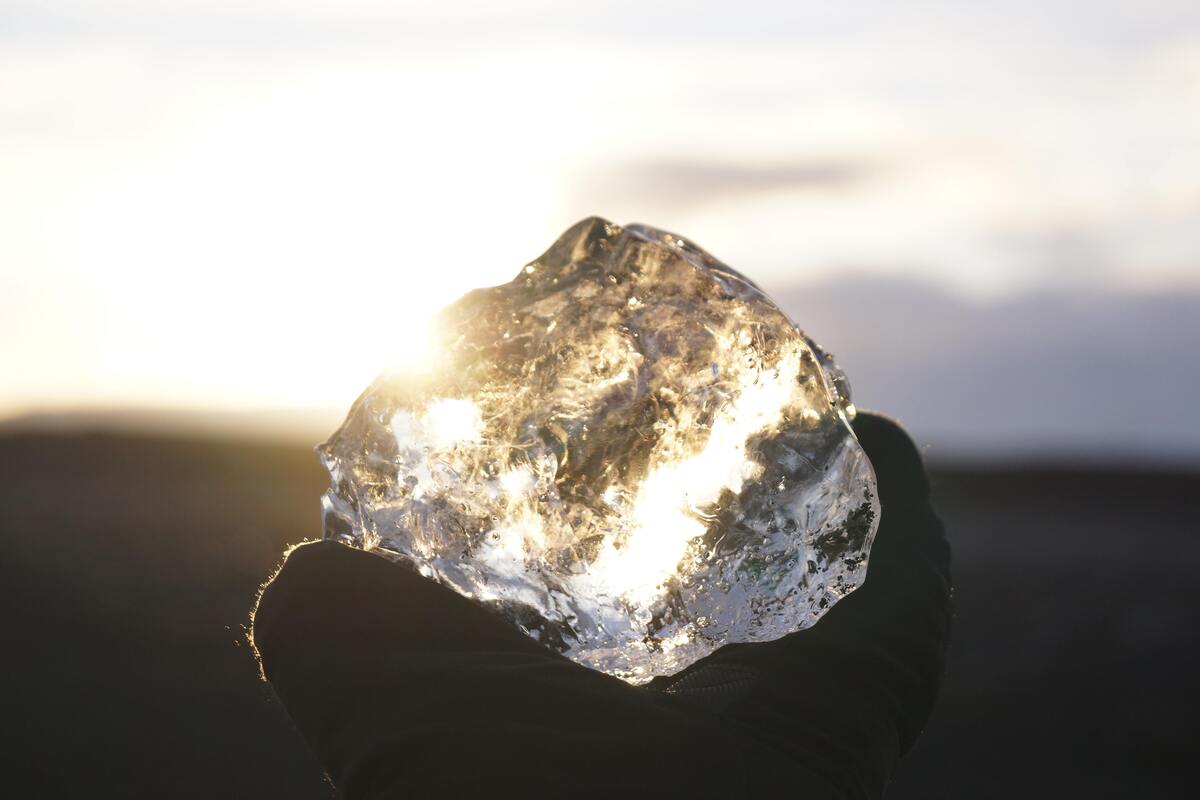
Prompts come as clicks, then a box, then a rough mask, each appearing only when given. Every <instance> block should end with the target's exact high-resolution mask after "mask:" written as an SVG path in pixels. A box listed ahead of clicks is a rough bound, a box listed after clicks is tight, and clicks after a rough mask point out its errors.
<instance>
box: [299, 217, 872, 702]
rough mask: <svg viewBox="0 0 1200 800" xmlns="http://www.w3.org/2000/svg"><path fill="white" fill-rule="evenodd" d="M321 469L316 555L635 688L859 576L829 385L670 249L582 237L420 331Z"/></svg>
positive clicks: (866, 477) (713, 278) (843, 410)
mask: <svg viewBox="0 0 1200 800" xmlns="http://www.w3.org/2000/svg"><path fill="white" fill-rule="evenodd" d="M434 353H435V355H434V358H433V362H434V363H433V364H432V365H431V366H430V367H429V368H428V369H427V370H426V371H424V372H422V373H421V374H412V373H408V374H400V373H390V374H384V375H383V376H381V377H380V378H379V379H378V380H376V381H375V383H374V384H372V385H371V386H370V387H369V388H368V389H367V390H366V391H365V392H364V393H363V395H362V396H361V397H360V398H359V399H358V401H357V402H356V403H355V405H354V407H353V408H352V409H351V411H350V414H349V416H348V418H347V419H346V421H345V423H344V424H343V425H342V427H341V428H340V429H339V430H338V431H337V432H336V433H335V434H334V435H333V437H332V438H331V439H330V440H329V441H328V442H327V443H326V444H324V445H322V447H321V449H320V452H321V456H322V460H323V462H324V464H325V466H326V467H327V469H328V470H329V473H330V476H331V478H332V485H331V488H330V489H329V491H328V492H327V493H326V495H325V497H324V498H323V504H324V508H325V535H326V537H327V538H331V539H338V540H341V541H344V542H347V543H349V544H352V545H355V546H358V547H362V548H364V549H368V550H373V551H376V552H378V553H380V554H382V555H385V556H389V557H392V558H397V559H401V560H406V561H409V562H411V563H412V564H414V565H415V566H416V567H417V569H419V570H420V571H421V573H422V574H424V575H426V576H427V577H430V578H433V579H434V580H437V581H439V582H440V583H442V584H444V585H446V586H449V587H451V588H453V589H455V590H456V591H458V592H460V593H462V594H463V595H466V596H467V597H470V598H473V599H475V600H476V601H478V602H480V603H483V604H485V605H487V606H489V607H492V608H494V609H496V610H497V611H499V612H500V613H501V614H502V615H503V616H505V617H506V618H507V619H509V620H510V621H511V622H512V623H513V624H515V625H517V626H519V627H520V628H521V629H522V630H523V631H525V632H526V633H527V634H528V635H530V636H532V637H534V638H535V639H538V640H539V641H541V642H543V643H545V644H546V645H548V646H549V647H551V648H553V649H555V650H557V651H559V652H562V653H564V654H565V655H567V656H569V657H570V658H573V659H575V660H576V661H579V662H580V663H583V664H585V665H587V666H589V667H593V668H595V669H599V670H603V671H605V672H608V673H610V674H613V675H617V676H619V677H622V678H624V679H626V680H628V681H631V682H633V683H642V682H645V681H647V680H649V679H650V678H652V677H654V676H655V675H665V674H671V673H674V672H676V671H678V670H680V669H682V668H684V667H686V666H687V665H689V664H691V663H692V662H694V661H695V660H697V659H699V658H701V657H703V656H705V655H707V654H708V653H710V652H712V651H713V650H714V649H716V648H717V647H719V646H721V645H722V644H726V643H730V642H750V641H767V640H771V639H776V638H779V637H780V636H783V635H786V634H788V633H791V632H793V631H796V630H799V629H802V628H805V627H808V626H810V625H812V624H813V623H814V622H816V621H817V620H818V619H819V618H820V617H821V615H822V614H823V613H824V612H825V611H826V610H828V608H829V607H830V606H831V605H832V604H833V603H835V602H836V601H837V600H838V599H839V598H841V597H843V596H845V595H846V594H847V593H848V592H850V591H852V590H853V589H854V588H855V587H857V586H858V585H859V584H860V583H861V582H862V580H863V578H864V577H865V574H866V565H867V556H868V553H869V551H870V546H871V541H872V539H873V537H874V534H875V528H876V525H877V522H878V516H879V506H878V503H877V500H876V491H875V479H874V473H873V471H872V469H871V465H870V462H869V461H868V459H867V457H866V455H865V453H864V452H863V450H862V448H861V447H860V446H859V444H858V441H857V440H856V439H855V438H854V435H853V433H852V432H851V429H850V426H849V420H850V419H852V418H853V414H854V407H853V406H852V405H851V404H850V400H849V394H848V389H847V384H846V381H845V378H844V376H843V375H842V374H841V372H840V371H839V370H838V369H837V367H836V366H834V364H833V362H832V359H830V358H829V357H828V356H827V355H826V354H825V353H823V352H822V351H821V349H820V348H818V347H817V346H816V345H815V344H814V343H813V342H812V341H811V340H809V339H808V338H807V337H806V336H805V335H804V334H803V333H801V332H800V331H799V330H798V329H797V328H796V326H795V325H794V324H793V323H792V322H791V321H789V320H788V319H787V317H786V316H785V315H784V314H783V313H782V312H781V311H780V310H779V309H778V308H777V307H776V306H775V304H774V303H772V302H771V301H770V300H769V299H768V298H767V297H766V296H765V295H764V294H763V293H762V292H761V291H760V290H759V289H758V288H757V287H756V286H754V284H752V283H751V282H750V281H748V280H747V279H746V278H744V277H742V276H741V275H739V274H738V273H737V272H735V271H733V270H731V269H730V268H729V267H726V266H725V265H723V264H721V263H720V262H718V261H716V260H715V259H713V258H712V257H711V256H709V255H708V254H707V253H705V252H703V251H701V250H699V249H698V248H697V247H695V245H693V244H691V243H690V242H688V241H686V240H684V239H681V238H680V237H678V236H675V235H673V234H669V233H664V232H662V231H658V230H655V229H652V228H648V227H644V226H629V227H626V228H621V227H619V226H617V225H613V224H611V223H609V222H606V221H604V220H600V219H588V220H584V221H583V222H580V223H579V224H577V225H575V226H574V227H572V228H571V229H570V230H568V231H567V232H566V233H565V234H563V236H562V237H561V238H560V239H559V240H558V241H557V242H555V244H554V245H553V246H552V247H551V248H550V249H549V250H548V251H547V252H546V253H545V254H544V255H543V256H542V257H541V258H539V259H538V260H536V261H534V262H532V263H531V264H529V265H528V266H526V267H525V268H524V269H523V270H522V271H521V272H520V273H519V274H518V275H517V277H516V278H515V279H514V280H513V281H512V282H510V283H508V284H505V285H503V286H498V287H494V288H490V289H480V290H476V291H474V292H471V293H470V294H468V295H466V296H465V297H463V298H462V299H461V300H459V301H458V302H457V303H455V304H453V305H451V306H450V307H448V308H447V309H446V310H445V311H444V312H443V313H442V315H441V318H440V323H439V332H438V334H437V337H436V343H435V345H434Z"/></svg>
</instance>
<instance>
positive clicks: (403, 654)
mask: <svg viewBox="0 0 1200 800" xmlns="http://www.w3.org/2000/svg"><path fill="white" fill-rule="evenodd" d="M254 641H255V644H256V646H257V648H258V651H259V653H260V655H261V659H262V665H263V671H264V673H265V675H266V677H267V678H268V680H270V682H271V685H272V686H273V687H274V689H275V691H276V693H277V694H278V696H279V697H280V699H281V700H282V701H283V704H284V705H285V706H286V708H287V710H288V713H289V714H290V715H291V716H292V719H293V720H294V721H295V723H296V726H297V728H298V729H299V730H300V733H301V734H302V735H303V737H304V738H305V739H306V741H307V742H308V743H309V746H310V747H311V749H312V750H313V752H314V753H315V754H316V756H317V758H318V760H319V761H320V763H321V764H322V766H324V768H325V769H326V771H327V772H328V773H329V775H330V778H331V779H332V781H333V782H334V784H335V785H336V786H337V787H338V789H339V791H340V792H341V794H342V796H345V797H348V798H359V797H393V796H403V797H406V796H414V797H425V796H463V795H465V794H466V793H467V792H472V793H473V792H483V791H487V792H490V793H497V792H498V793H500V794H502V795H503V794H504V793H505V792H506V791H507V792H515V791H517V790H518V789H520V790H521V791H524V792H532V793H533V794H534V795H537V794H538V793H539V792H543V793H545V794H547V795H549V794H558V793H559V791H560V790H559V789H558V788H555V786H560V787H562V788H563V789H568V790H569V789H572V788H574V789H583V790H586V791H588V792H598V793H605V794H616V793H621V792H626V791H628V789H629V786H630V784H631V782H632V783H633V784H635V785H637V786H638V787H639V789H644V790H646V791H647V792H650V791H651V790H653V792H654V793H657V794H667V793H669V792H670V791H672V790H674V789H678V788H681V787H682V788H685V789H686V788H688V787H689V786H690V787H691V788H692V789H698V788H700V787H699V785H698V784H696V782H695V780H694V779H693V778H691V777H689V776H687V775H686V774H680V773H678V772H677V771H674V770H664V769H663V766H662V765H663V764H664V763H671V762H672V761H674V762H675V763H679V762H680V760H681V759H684V758H686V759H694V758H703V759H708V760H710V761H713V762H717V761H721V760H723V762H724V763H725V764H727V765H728V764H729V762H730V757H729V755H728V753H729V752H731V751H730V749H729V738H730V737H729V735H728V734H727V733H725V732H723V731H722V730H721V729H720V728H719V727H718V725H717V724H716V721H714V720H711V719H708V720H705V719H699V718H696V717H695V715H694V714H693V713H692V712H690V711H689V710H687V709H683V710H680V709H677V708H675V707H674V706H673V704H672V703H671V702H670V701H669V699H667V700H664V698H663V697H662V696H661V695H657V694H655V693H651V692H646V691H643V690H638V689H635V688H633V687H631V686H629V685H627V684H625V683H623V682H622V681H619V680H617V679H615V678H611V677H609V676H607V675H603V674H601V673H598V672H594V671H592V670H588V669H586V668H584V667H581V666H579V665H578V664H575V663H574V662H571V661H569V660H567V659H565V658H563V657H561V656H559V655H557V654H555V653H552V652H550V651H549V650H547V649H546V648H544V647H543V646H542V645H540V644H538V643H537V642H535V641H534V640H532V639H530V638H529V637H527V636H525V635H524V634H523V633H521V632H520V631H519V630H517V629H516V628H515V627H513V626H511V625H509V624H508V623H507V622H505V621H504V620H502V619H501V618H499V617H498V616H495V615H494V614H492V613H491V612H489V611H487V610H485V609H483V608H482V607H480V606H478V605H476V604H475V603H473V602H471V601H469V600H467V599H466V598H464V597H461V596H460V595H458V594H456V593H455V592H453V591H451V590H449V589H447V588H445V587H443V586H440V585H438V584H436V583H434V582H433V581H430V580H427V579H425V578H423V577H421V576H420V575H419V574H417V573H416V572H414V571H412V570H410V569H405V568H404V567H401V566H400V565H397V564H395V563H392V562H390V561H387V560H385V559H384V558H381V557H380V556H378V555H374V554H369V553H364V552H362V551H359V550H355V549H352V548H349V547H346V546H344V545H340V544H335V543H331V542H322V543H317V544H312V545H307V546H304V547H301V548H298V549H297V550H295V551H293V553H292V554H291V556H290V557H289V558H288V560H287V562H286V563H285V564H284V567H283V568H282V570H281V571H280V572H279V574H278V576H277V577H276V578H275V579H274V580H273V581H272V582H271V584H270V585H269V586H268V587H267V588H266V589H265V590H264V592H263V595H262V599H261V601H260V603H259V606H258V609H257V611H256V613H255V617H254ZM722 751H723V752H724V755H722ZM732 766H733V767H734V768H735V769H734V770H726V772H725V773H721V772H714V773H713V774H711V775H709V776H707V777H706V778H705V782H704V788H705V789H706V790H707V789H709V788H712V787H714V786H715V787H720V788H722V790H728V792H730V794H727V796H737V794H736V791H735V788H736V787H735V784H734V783H733V781H734V780H740V776H736V775H734V774H733V773H734V771H736V768H737V767H738V766H739V765H737V764H736V763H735V764H733V765H732ZM580 781H583V782H584V783H585V784H586V785H583V786H580V785H578V784H579V782H580ZM538 786H541V787H542V788H541V789H539V788H538Z"/></svg>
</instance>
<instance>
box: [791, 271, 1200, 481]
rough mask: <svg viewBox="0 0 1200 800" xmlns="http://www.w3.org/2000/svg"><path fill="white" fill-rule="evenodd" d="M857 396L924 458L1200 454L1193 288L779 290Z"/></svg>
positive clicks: (887, 284) (885, 284)
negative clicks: (964, 295) (990, 295)
mask: <svg viewBox="0 0 1200 800" xmlns="http://www.w3.org/2000/svg"><path fill="white" fill-rule="evenodd" d="M774 296H775V298H776V300H777V301H779V303H780V305H781V306H782V307H783V308H784V309H785V310H786V311H787V312H788V313H789V314H790V315H792V317H793V319H794V320H795V321H796V322H797V323H798V324H799V325H800V326H801V327H802V328H804V329H806V330H807V331H809V332H810V333H811V334H812V335H813V336H814V337H815V338H816V339H817V341H819V342H820V343H821V344H822V345H824V346H827V347H828V348H829V349H830V350H831V351H832V352H833V353H834V354H835V355H836V357H837V360H838V363H839V364H840V365H841V366H842V367H843V368H844V369H845V370H846V371H847V373H848V374H849V376H850V379H851V383H852V384H853V389H854V395H855V400H856V401H857V402H858V403H859V404H860V405H863V406H865V407H868V408H872V409H876V410H879V411H883V412H886V413H888V414H892V415H895V416H897V417H898V418H899V419H901V420H902V421H903V422H904V423H905V424H906V425H907V426H909V427H910V428H911V429H912V431H913V433H914V435H915V436H916V438H917V439H918V440H919V441H920V442H921V443H923V444H927V445H931V446H932V450H931V456H932V457H940V458H970V459H987V458H994V457H997V456H1011V457H1027V456H1044V455H1050V456H1053V457H1070V456H1081V457H1106V458H1113V457H1129V458H1133V459H1135V460H1143V461H1158V460H1169V459H1175V460H1182V461H1188V462H1192V463H1200V415H1198V414H1197V413H1196V408H1197V407H1200V352H1198V351H1197V349H1196V347H1195V342H1197V341H1200V292H1195V291H1191V292H1177V293H1165V292H1162V293H1133V292H1115V291H1114V292H1108V291H1096V290H1084V291H1076V292H1068V291H1064V290H1047V291H1036V292H1030V293H1026V294H1021V295H1017V296H1013V297H1009V298H1007V299H1004V300H1000V301H993V302H984V303H977V302H970V301H966V300H963V299H961V298H959V297H957V296H955V295H952V294H949V293H946V292H944V291H942V290H940V289H938V288H935V287H934V286H932V285H928V284H922V283H917V282H913V281H907V280H900V279H892V280H886V279H884V280H881V279H878V278H872V277H867V276H849V277H844V278H843V279H842V280H840V281H838V282H825V283H821V284H818V285H811V286H806V287H795V286H793V287H790V288H784V289H782V290H778V291H776V292H775V293H774Z"/></svg>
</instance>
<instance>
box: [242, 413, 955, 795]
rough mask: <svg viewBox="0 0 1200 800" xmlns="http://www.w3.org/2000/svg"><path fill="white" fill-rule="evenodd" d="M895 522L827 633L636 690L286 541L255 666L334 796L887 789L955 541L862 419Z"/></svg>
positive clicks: (385, 572) (935, 680) (927, 682)
mask: <svg viewBox="0 0 1200 800" xmlns="http://www.w3.org/2000/svg"><path fill="white" fill-rule="evenodd" d="M854 429H855V432H856V433H857V434H858V437H859V440H860V441H861V442H862V444H863V447H864V448H865V449H866V451H867V454H868V455H869V456H870V458H871V462H872V464H873V465H874V467H875V472H876V475H877V478H878V482H879V493H880V502H881V505H882V507H883V516H882V518H881V520H880V526H879V532H878V536H877V538H876V541H875V545H874V548H873V550H872V552H871V559H870V563H869V567H868V572H867V580H866V582H865V583H864V584H863V586H862V587H861V588H860V589H858V590H857V591H856V592H854V593H853V594H851V595H850V596H848V597H846V598H844V599H842V600H841V601H840V602H839V603H837V605H835V606H834V607H833V608H832V609H831V610H830V611H829V612H828V613H827V614H826V615H825V616H824V618H822V620H821V621H820V622H819V623H818V624H817V625H815V626H814V627H812V628H810V629H808V630H805V631H801V632H799V633H795V634H792V635H790V636H786V637H784V638H782V639H779V640H777V641H774V642H765V643H755V644H732V645H726V646H725V647H722V648H721V649H720V650H718V651H716V652H715V653H713V654H712V655H710V656H708V657H707V658H705V659H702V660H701V661H698V662H697V663H695V664H693V665H692V666H691V667H689V668H688V669H686V670H684V671H683V672H681V673H679V674H677V675H674V676H671V677H670V678H658V679H655V681H653V682H652V683H651V684H650V685H649V686H648V687H642V688H637V687H633V686H630V685H628V684H626V683H624V682H623V681H620V680H618V679H616V678H612V677H609V676H607V675H604V674H602V673H599V672H595V671H593V670H590V669H587V668H585V667H582V666H580V665H578V664H576V663H574V662H572V661H570V660H568V659H566V658H564V657H562V656H560V655H557V654H556V653H553V652H550V651H549V650H547V649H545V648H544V647H543V646H542V645H540V644H538V643H537V642H536V641H534V640H533V639H530V638H529V637H527V636H525V635H524V634H522V633H521V632H520V631H519V630H517V629H516V628H515V627H513V626H511V625H509V624H508V623H507V622H505V621H504V620H502V619H501V618H499V617H498V616H496V615H495V614H493V613H491V612H489V611H487V610H485V609H483V608H481V607H480V606H477V605H475V604H474V603H473V602H471V601H469V600H467V599H465V598H463V597H462V596H460V595H458V594H456V593H455V592H453V591H451V590H450V589H447V588H445V587H443V586H440V585H438V584H436V583H434V582H432V581H430V580H427V579H425V578H423V577H421V576H420V575H418V574H417V573H416V572H414V571H412V570H411V569H409V568H406V567H405V566H402V565H400V564H397V563H394V562H391V561H388V560H385V559H383V558H380V557H379V556H376V555H372V554H369V553H364V552H362V551H359V550H355V549H352V548H350V547H346V546H344V545H340V544H335V543H332V542H317V543H314V544H309V545H304V546H302V547H299V548H297V549H295V550H294V551H292V553H291V554H290V555H289V556H288V558H287V561H286V562H285V563H284V565H283V568H282V569H281V570H280V571H279V574H278V575H276V576H275V578H274V580H272V581H271V583H270V584H269V585H268V586H267V587H266V589H265V590H264V592H263V594H262V598H261V600H260V602H259V605H258V608H257V610H256V611H255V614H254V643H255V645H256V647H257V648H258V652H259V654H260V657H261V660H262V667H263V672H264V674H265V675H266V677H267V679H268V680H269V681H270V682H271V685H272V686H273V687H274V689H275V692H276V694H278V696H279V698H280V699H281V700H282V701H283V703H284V705H285V706H286V707H287V710H288V712H289V713H290V714H291V717H292V719H293V720H294V721H295V723H296V726H297V727H298V728H299V730H300V732H301V734H302V735H303V736H304V738H305V739H306V740H307V741H308V744H309V746H310V747H311V748H312V750H313V752H314V753H315V754H316V756H317V759H318V760H319V761H320V763H321V764H322V765H323V766H324V768H325V769H326V771H327V772H328V773H329V776H330V778H331V779H332V781H333V783H334V785H335V786H336V787H337V788H338V789H339V791H340V792H341V794H342V796H344V797H347V798H352V799H353V800H358V799H359V798H393V797H410V796H411V797H419V798H426V797H430V798H431V797H460V796H467V795H468V793H472V794H475V793H484V792H486V793H490V794H492V795H494V796H500V797H507V796H522V797H556V798H557V797H564V796H569V795H575V796H585V797H591V796H608V797H643V796H644V797H656V798H662V797H676V796H679V797H684V796H686V797H692V798H695V797H724V798H733V797H768V796H770V797H776V796H796V797H805V798H825V797H879V796H881V795H882V793H883V789H884V787H885V786H886V784H887V781H888V778H889V776H890V774H891V771H892V769H893V767H894V765H895V763H896V759H897V758H898V757H899V756H900V755H901V754H903V753H904V752H905V751H906V750H907V749H908V748H909V747H910V746H911V745H912V742H913V740H914V739H915V738H916V736H917V734H918V733H919V732H920V730H921V728H922V726H923V725H924V724H925V721H926V719H927V718H928V716H929V713H930V710H931V709H932V706H933V702H934V699H935V696H936V694H937V689H938V684H939V682H940V678H941V673H942V661H943V656H944V653H945V647H946V641H947V636H948V631H949V619H950V577H949V548H948V547H947V545H946V541H945V539H944V537H943V532H942V526H941V523H940V522H939V521H938V519H937V517H936V516H935V515H934V513H933V510H932V509H931V508H930V505H929V483H928V481H927V479H926V477H925V472H924V469H923V467H922V464H921V459H920V456H919V455H918V453H917V451H916V448H915V447H914V446H913V444H912V442H911V441H910V440H909V438H908V436H907V435H905V433H904V432H903V431H902V430H901V429H900V428H899V427H898V426H897V425H895V424H894V423H892V422H890V421H888V420H886V419H884V418H882V417H879V416H874V415H870V414H862V415H860V416H859V418H858V419H857V420H856V422H855V423H854Z"/></svg>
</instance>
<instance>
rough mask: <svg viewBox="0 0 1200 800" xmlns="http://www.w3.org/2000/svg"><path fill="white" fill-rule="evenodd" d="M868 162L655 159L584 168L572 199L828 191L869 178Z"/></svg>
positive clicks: (658, 200)
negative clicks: (768, 162) (744, 162)
mask: <svg viewBox="0 0 1200 800" xmlns="http://www.w3.org/2000/svg"><path fill="white" fill-rule="evenodd" d="M875 171H876V170H875V169H874V168H873V167H872V166H870V165H867V164H860V163H855V162H850V161H846V162H838V161H813V162H809V163H785V164H736V163H727V164H722V163H719V162H704V161H693V162H682V161H651V162H633V163H629V164H622V165H616V166H613V167H610V168H606V169H599V168H597V169H593V170H591V171H587V172H584V173H583V174H582V175H580V176H579V178H578V179H577V180H576V181H575V182H574V183H573V185H572V187H571V188H572V192H573V198H572V199H573V201H574V202H575V203H577V204H578V205H580V206H583V205H585V204H586V203H589V202H590V203H595V204H597V205H598V206H599V207H601V208H603V207H605V206H609V205H614V206H615V205H619V204H621V203H622V201H623V200H624V198H626V197H631V196H632V197H636V198H638V201H639V202H640V203H645V204H647V205H659V206H662V207H664V208H672V209H683V210H689V209H690V208H691V207H693V206H699V205H709V204H714V203H734V202H741V201H743V200H745V199H746V198H747V197H748V196H756V195H765V194H775V193H784V192H826V191H831V190H832V191H836V190H838V189H843V188H845V187H847V186H850V185H852V184H855V183H858V182H860V181H864V180H869V179H870V177H871V174H872V173H873V172H875Z"/></svg>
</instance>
